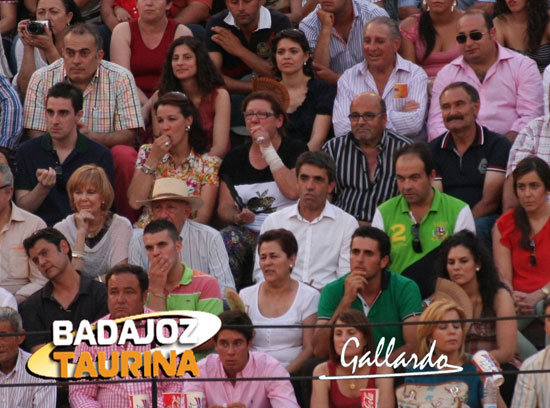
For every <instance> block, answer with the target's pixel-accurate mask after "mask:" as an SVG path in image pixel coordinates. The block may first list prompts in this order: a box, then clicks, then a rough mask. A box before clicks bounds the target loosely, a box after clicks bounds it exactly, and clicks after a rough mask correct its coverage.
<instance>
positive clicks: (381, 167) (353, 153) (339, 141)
mask: <svg viewBox="0 0 550 408" xmlns="http://www.w3.org/2000/svg"><path fill="white" fill-rule="evenodd" d="M410 143H412V141H411V140H410V139H408V138H406V137H403V136H399V135H397V134H395V133H393V132H391V131H389V130H387V129H385V130H384V133H383V134H382V138H381V139H380V142H379V143H378V146H377V147H378V151H379V153H378V164H377V165H376V170H375V172H374V183H372V182H370V181H369V177H368V174H369V165H368V163H367V158H366V156H365V154H364V153H363V151H362V150H361V147H360V146H359V143H358V142H357V139H355V137H353V134H352V133H351V132H350V133H348V134H347V135H346V136H342V137H336V138H333V139H331V140H329V141H328V142H327V143H325V145H324V146H323V150H324V151H325V152H327V153H328V154H329V155H330V156H331V157H332V158H333V159H334V161H335V162H336V188H335V190H334V195H333V202H334V204H336V205H337V206H338V207H340V208H341V209H343V210H344V211H346V212H347V213H349V214H351V215H353V216H354V217H355V218H357V219H358V220H360V221H368V222H370V221H371V220H372V217H373V216H374V211H375V210H376V207H378V205H380V204H382V203H383V202H384V201H387V200H389V199H390V198H392V197H394V196H396V195H397V194H399V191H398V189H397V185H396V183H395V171H394V168H393V154H394V152H395V151H396V150H398V149H399V148H401V147H403V146H404V145H407V144H410Z"/></svg>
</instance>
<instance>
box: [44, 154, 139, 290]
mask: <svg viewBox="0 0 550 408" xmlns="http://www.w3.org/2000/svg"><path fill="white" fill-rule="evenodd" d="M67 193H68V194H69V203H70V204H71V208H72V209H73V210H74V211H75V212H74V214H71V215H69V216H68V217H66V218H65V219H64V220H62V221H60V222H58V223H57V224H55V226H54V228H55V229H57V230H59V231H60V232H61V233H63V235H65V237H66V238H67V241H68V242H69V244H70V245H71V248H72V263H73V265H74V267H75V268H76V269H77V270H79V271H80V272H82V273H84V274H86V275H89V276H92V277H98V278H99V280H101V276H102V275H104V274H106V273H107V271H108V270H109V269H110V268H112V267H113V266H115V265H117V264H120V263H125V262H126V261H127V260H128V245H129V242H130V238H132V225H131V224H130V221H128V220H127V219H126V218H124V217H121V216H120V215H117V214H114V213H112V212H111V211H110V208H111V206H112V205H113V200H114V196H115V193H114V190H113V187H112V186H111V182H110V181H109V179H108V178H107V174H106V173H105V170H103V168H101V167H99V166H96V165H95V164H87V165H85V166H82V167H80V168H78V169H77V170H76V171H75V172H74V173H73V174H72V175H71V177H70V178H69V181H68V182H67Z"/></svg>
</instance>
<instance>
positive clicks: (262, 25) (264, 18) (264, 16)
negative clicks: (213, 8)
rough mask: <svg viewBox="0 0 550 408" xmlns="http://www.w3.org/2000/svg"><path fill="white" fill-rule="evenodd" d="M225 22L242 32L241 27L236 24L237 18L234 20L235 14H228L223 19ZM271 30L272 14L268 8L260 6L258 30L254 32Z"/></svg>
mask: <svg viewBox="0 0 550 408" xmlns="http://www.w3.org/2000/svg"><path fill="white" fill-rule="evenodd" d="M223 21H224V22H225V23H226V24H228V25H230V26H233V27H236V28H238V29H239V30H240V28H239V26H238V25H237V24H236V23H235V18H233V14H231V13H230V12H228V13H227V16H226V17H225V18H224V19H223ZM270 28H271V13H270V12H269V10H268V9H267V8H265V7H264V6H260V18H259V19H258V28H256V29H255V30H254V32H256V31H259V30H266V29H270Z"/></svg>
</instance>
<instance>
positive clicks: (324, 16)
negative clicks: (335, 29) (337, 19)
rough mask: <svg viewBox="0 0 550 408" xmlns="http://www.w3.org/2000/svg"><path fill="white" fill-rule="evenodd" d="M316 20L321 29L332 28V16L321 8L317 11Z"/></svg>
mask: <svg viewBox="0 0 550 408" xmlns="http://www.w3.org/2000/svg"><path fill="white" fill-rule="evenodd" d="M317 18H318V19H319V21H320V22H321V26H323V27H332V26H333V25H334V14H333V13H330V12H328V11H325V10H323V9H322V8H320V9H318V10H317Z"/></svg>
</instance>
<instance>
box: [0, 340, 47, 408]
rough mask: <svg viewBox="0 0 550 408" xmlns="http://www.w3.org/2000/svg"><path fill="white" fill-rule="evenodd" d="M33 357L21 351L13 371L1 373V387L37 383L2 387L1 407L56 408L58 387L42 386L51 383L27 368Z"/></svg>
mask: <svg viewBox="0 0 550 408" xmlns="http://www.w3.org/2000/svg"><path fill="white" fill-rule="evenodd" d="M30 356H31V355H30V354H29V353H27V352H26V351H23V350H21V349H19V354H18V356H17V362H16V363H15V367H14V368H13V370H12V371H11V372H10V373H8V374H5V373H4V372H3V371H0V385H7V384H22V383H23V384H24V383H35V384H36V385H34V386H32V385H31V386H29V385H26V386H24V387H0V407H12V408H55V403H56V391H57V387H55V386H51V385H50V386H47V385H41V384H42V383H47V382H51V381H47V380H43V379H42V378H38V377H35V376H34V375H31V374H29V373H28V372H27V370H26V368H25V366H26V365H27V361H28V359H29V357H30Z"/></svg>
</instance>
